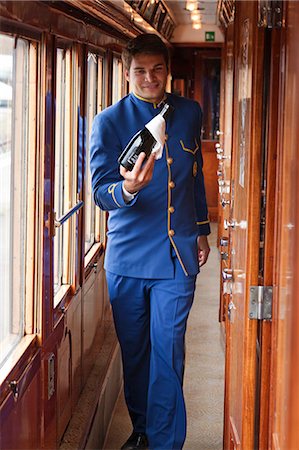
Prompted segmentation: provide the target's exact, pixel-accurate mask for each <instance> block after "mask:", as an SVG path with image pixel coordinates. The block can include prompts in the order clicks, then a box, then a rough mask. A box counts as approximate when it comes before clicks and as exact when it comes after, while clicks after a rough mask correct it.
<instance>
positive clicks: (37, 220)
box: [0, 19, 43, 402]
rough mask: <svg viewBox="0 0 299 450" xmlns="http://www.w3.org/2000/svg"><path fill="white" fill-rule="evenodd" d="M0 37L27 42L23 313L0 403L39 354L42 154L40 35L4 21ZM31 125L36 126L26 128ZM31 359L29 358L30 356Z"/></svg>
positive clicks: (1, 379) (0, 376) (2, 372)
mask: <svg viewBox="0 0 299 450" xmlns="http://www.w3.org/2000/svg"><path fill="white" fill-rule="evenodd" d="M0 33H1V34H5V35H7V36H10V37H11V38H14V39H15V40H16V39H23V40H27V41H28V44H29V45H28V61H29V68H28V99H29V101H28V105H29V106H28V117H27V124H28V130H27V144H26V147H27V149H26V158H27V168H28V170H27V172H26V209H27V215H26V219H25V222H26V232H25V239H26V243H25V244H24V251H25V256H24V261H25V266H26V269H25V271H24V287H23V289H24V310H23V320H24V326H23V333H24V334H23V335H22V337H21V338H20V340H19V341H18V342H17V343H16V345H15V346H14V347H13V348H12V350H11V351H10V353H9V354H8V356H7V357H6V358H5V360H4V362H3V364H2V365H1V368H0V386H1V394H0V402H2V400H3V399H4V398H5V397H6V396H7V395H8V394H9V393H10V389H9V384H8V383H7V382H6V380H9V379H10V378H14V379H18V378H19V376H20V374H21V373H22V372H23V370H24V368H25V366H26V365H27V362H28V360H29V359H30V358H31V357H33V355H34V354H36V352H37V351H38V342H39V331H40V320H39V319H40V317H39V310H40V306H41V305H40V300H39V297H38V282H39V279H40V272H39V270H40V267H41V266H40V264H38V259H41V256H40V254H39V253H38V242H39V241H40V235H39V228H40V225H41V224H42V223H43V220H42V218H41V217H40V215H39V213H38V209H39V207H40V203H39V192H38V191H39V190H38V189H36V184H37V183H36V180H37V178H38V176H39V174H40V173H41V171H42V168H41V166H40V164H39V155H40V153H41V142H40V131H39V128H40V117H41V115H40V112H41V101H40V83H41V52H42V33H41V32H38V31H35V30H34V31H32V30H30V31H29V30H27V29H25V28H23V27H22V26H21V25H16V24H14V26H13V27H12V26H11V23H10V22H9V21H7V20H5V19H3V20H2V21H1V22H0ZM29 123H30V124H31V123H34V124H35V126H29ZM30 355H31V356H30Z"/></svg>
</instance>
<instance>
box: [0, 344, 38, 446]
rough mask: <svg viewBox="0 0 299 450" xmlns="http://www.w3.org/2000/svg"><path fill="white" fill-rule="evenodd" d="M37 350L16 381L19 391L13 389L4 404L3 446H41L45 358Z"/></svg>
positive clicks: (0, 420)
mask: <svg viewBox="0 0 299 450" xmlns="http://www.w3.org/2000/svg"><path fill="white" fill-rule="evenodd" d="M40 356H41V355H40V351H38V352H37V353H36V355H35V356H34V357H33V359H32V360H31V361H30V363H29V365H28V366H27V367H26V369H25V370H24V372H23V373H22V375H21V376H20V378H19V379H18V380H11V381H16V382H17V384H16V386H17V390H18V395H17V396H15V397H14V396H13V394H12V393H11V394H10V395H9V396H8V397H7V398H6V400H5V402H4V403H2V404H1V407H0V423H1V449H3V450H4V449H5V450H10V449H11V450H24V449H26V450H27V449H28V450H29V449H32V450H36V449H39V448H41V411H42V408H41V407H42V401H41V370H40V369H41V360H40Z"/></svg>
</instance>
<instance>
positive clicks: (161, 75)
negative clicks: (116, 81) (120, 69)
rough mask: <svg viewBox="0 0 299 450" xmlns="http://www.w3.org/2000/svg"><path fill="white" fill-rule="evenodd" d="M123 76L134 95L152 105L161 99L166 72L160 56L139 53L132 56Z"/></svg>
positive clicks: (163, 61)
mask: <svg viewBox="0 0 299 450" xmlns="http://www.w3.org/2000/svg"><path fill="white" fill-rule="evenodd" d="M125 74H126V79H127V81H129V82H130V88H131V90H133V92H134V93H135V94H137V95H139V96H140V97H142V98H144V99H146V100H148V101H150V102H153V103H159V102H160V101H161V100H162V99H163V97H164V92H165V87H166V82H167V75H168V71H167V67H166V63H165V60H164V58H163V56H162V55H148V54H145V53H140V54H139V55H136V56H134V58H133V59H132V63H131V67H130V69H129V70H128V71H126V73H125Z"/></svg>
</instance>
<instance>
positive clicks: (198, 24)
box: [192, 22, 202, 30]
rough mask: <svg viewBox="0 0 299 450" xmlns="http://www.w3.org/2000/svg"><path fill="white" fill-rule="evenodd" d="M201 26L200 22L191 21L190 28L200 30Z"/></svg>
mask: <svg viewBox="0 0 299 450" xmlns="http://www.w3.org/2000/svg"><path fill="white" fill-rule="evenodd" d="M201 26H202V25H201V22H193V24H192V28H194V30H200V29H201Z"/></svg>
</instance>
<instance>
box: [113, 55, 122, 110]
mask: <svg viewBox="0 0 299 450" xmlns="http://www.w3.org/2000/svg"><path fill="white" fill-rule="evenodd" d="M123 85H124V83H123V66H122V61H121V59H120V57H118V56H114V57H113V72H112V104H114V103H116V102H118V100H120V99H121V98H122V96H123Z"/></svg>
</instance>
